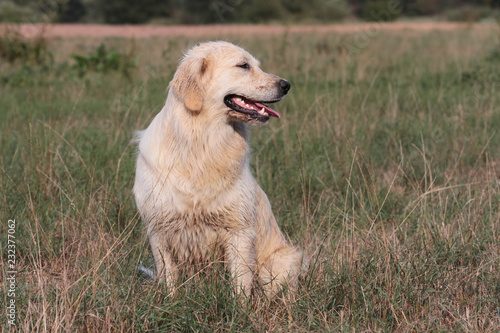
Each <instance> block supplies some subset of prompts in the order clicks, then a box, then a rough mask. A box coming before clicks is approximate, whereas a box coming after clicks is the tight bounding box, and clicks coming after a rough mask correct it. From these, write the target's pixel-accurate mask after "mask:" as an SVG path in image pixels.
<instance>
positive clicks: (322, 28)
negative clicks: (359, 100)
mask: <svg viewBox="0 0 500 333" xmlns="http://www.w3.org/2000/svg"><path fill="white" fill-rule="evenodd" d="M492 26H493V25H492V24H468V23H454V22H391V23H348V24H333V25H295V26H281V25H194V26H193V25H191V26H155V25H99V24H44V25H41V24H21V25H6V24H0V33H1V32H3V31H5V30H6V29H9V28H14V29H16V30H17V29H19V31H20V32H21V34H22V35H23V36H25V37H33V36H36V35H38V34H39V33H40V32H42V31H43V32H45V35H46V36H47V37H126V38H132V37H134V38H146V37H153V36H187V37H204V36H207V37H221V36H229V35H269V34H283V33H285V32H291V33H314V32H317V33H327V32H344V33H349V32H358V31H365V32H366V33H374V32H375V31H377V30H393V31H399V30H404V29H408V30H418V31H425V32H429V31H438V30H441V31H443V30H445V31H449V30H459V29H469V28H484V29H491V28H492Z"/></svg>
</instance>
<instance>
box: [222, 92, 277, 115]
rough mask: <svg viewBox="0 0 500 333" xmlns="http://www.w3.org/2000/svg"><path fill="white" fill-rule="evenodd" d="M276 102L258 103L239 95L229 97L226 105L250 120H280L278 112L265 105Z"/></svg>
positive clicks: (226, 98) (225, 101)
mask: <svg viewBox="0 0 500 333" xmlns="http://www.w3.org/2000/svg"><path fill="white" fill-rule="evenodd" d="M278 101H279V100H275V101H265V102H257V101H254V100H251V99H248V98H246V97H243V96H239V95H227V96H226V97H225V98H224V103H225V104H226V105H227V106H228V107H229V108H231V109H232V110H234V111H236V112H238V113H240V114H243V115H245V116H246V117H249V118H250V119H254V120H259V121H267V120H269V117H276V118H280V115H279V113H278V112H276V111H274V110H273V109H271V108H270V107H269V106H267V105H264V104H263V103H275V102H278Z"/></svg>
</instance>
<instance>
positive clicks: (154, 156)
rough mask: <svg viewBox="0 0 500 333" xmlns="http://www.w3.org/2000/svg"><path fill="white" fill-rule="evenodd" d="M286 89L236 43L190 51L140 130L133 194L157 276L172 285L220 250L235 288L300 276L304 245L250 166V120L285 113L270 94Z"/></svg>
mask: <svg viewBox="0 0 500 333" xmlns="http://www.w3.org/2000/svg"><path fill="white" fill-rule="evenodd" d="M289 89H290V84H289V83H288V82H287V81H286V80H284V79H281V78H279V77H277V76H275V75H272V74H267V73H264V72H263V71H262V70H261V69H260V68H259V62H258V61H257V60H256V59H255V58H254V57H253V56H252V55H250V54H249V53H248V52H246V51H245V50H243V49H242V48H240V47H237V46H235V45H233V44H230V43H227V42H208V43H203V44H200V45H198V46H195V47H193V48H192V49H191V50H189V51H188V52H187V54H186V55H185V57H184V59H183V60H182V61H181V63H180V65H179V67H178V69H177V71H176V73H175V75H174V78H173V80H172V82H170V90H169V93H168V97H167V101H166V103H165V106H164V107H163V109H162V110H161V112H160V113H159V114H158V115H157V116H156V117H155V118H154V120H153V121H152V122H151V124H150V125H149V127H148V128H147V129H146V130H144V131H142V132H139V139H138V141H139V156H138V158H137V171H136V179H135V185H134V194H135V199H136V203H137V206H138V208H139V211H140V213H141V216H142V218H143V220H144V221H145V222H146V224H147V230H148V236H149V242H150V245H151V250H152V252H153V256H154V260H155V264H156V269H157V275H158V278H159V279H160V280H165V281H167V283H168V284H169V285H170V286H172V287H173V286H174V282H175V280H176V279H177V276H178V271H179V269H182V270H184V271H185V270H187V271H189V272H193V271H194V270H196V269H200V268H202V267H203V265H205V264H207V263H208V262H210V261H211V260H220V261H223V262H224V263H225V265H226V267H227V268H228V269H229V271H230V272H231V274H232V276H233V278H234V282H235V284H236V292H238V293H244V294H245V295H249V294H250V292H251V290H252V286H253V282H254V280H255V279H258V281H260V283H262V286H263V287H264V290H265V291H266V292H267V294H268V295H269V296H272V295H274V294H275V293H276V292H277V291H279V290H280V287H281V286H282V285H283V284H287V285H288V286H289V287H291V288H295V287H296V286H297V282H298V277H299V274H300V273H301V271H302V270H303V268H302V266H303V265H302V262H303V260H302V259H303V255H302V252H301V251H300V250H298V249H297V248H295V247H293V246H291V245H289V243H288V242H287V240H286V238H285V237H284V235H283V234H282V233H281V231H280V229H279V227H278V225H277V223H276V220H275V218H274V216H273V213H272V211H271V206H270V204H269V200H268V199H267V196H266V194H265V193H264V192H263V191H262V189H261V188H260V186H259V185H258V184H257V182H256V181H255V179H254V178H253V176H252V174H251V172H250V167H249V142H248V133H247V132H248V131H247V125H246V124H247V123H250V124H254V125H257V124H264V123H267V122H268V121H269V118H270V117H277V118H279V117H280V116H279V114H278V113H277V112H276V111H274V110H273V109H271V108H270V107H268V106H266V105H265V104H264V103H273V102H277V101H279V100H281V99H282V98H283V97H284V96H285V95H286V94H287V92H288V90H289ZM304 267H305V266H304Z"/></svg>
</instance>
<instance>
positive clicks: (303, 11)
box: [0, 0, 500, 25]
mask: <svg viewBox="0 0 500 333" xmlns="http://www.w3.org/2000/svg"><path fill="white" fill-rule="evenodd" d="M391 6H392V7H391ZM388 8H395V10H394V11H395V13H391V14H392V15H382V16H381V17H374V15H372V13H374V12H376V13H377V12H380V11H381V10H387V9H388ZM499 12H500V0H410V1H405V0H403V1H398V0H310V1H302V0H278V1H268V0H208V1H207V0H1V1H0V22H10V23H23V22H51V23H76V22H80V23H107V24H158V25H169V24H213V23H286V24H297V23H303V24H318V23H331V22H339V21H343V20H350V21H352V20H362V21H383V20H398V19H421V18H422V17H432V18H434V19H439V20H447V21H468V22H477V21H484V20H492V19H498V17H499V16H500V14H499Z"/></svg>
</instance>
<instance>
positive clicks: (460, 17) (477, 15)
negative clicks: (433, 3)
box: [444, 5, 492, 22]
mask: <svg viewBox="0 0 500 333" xmlns="http://www.w3.org/2000/svg"><path fill="white" fill-rule="evenodd" d="M490 15H492V10H491V9H490V8H488V7H478V6H470V5H465V6H462V7H458V8H453V9H449V10H447V11H446V12H445V13H444V16H445V18H446V19H447V20H448V21H455V22H477V21H479V20H481V19H484V18H487V17H489V16H490Z"/></svg>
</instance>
